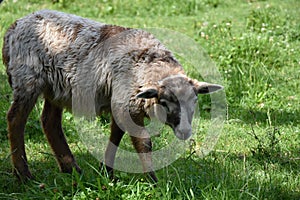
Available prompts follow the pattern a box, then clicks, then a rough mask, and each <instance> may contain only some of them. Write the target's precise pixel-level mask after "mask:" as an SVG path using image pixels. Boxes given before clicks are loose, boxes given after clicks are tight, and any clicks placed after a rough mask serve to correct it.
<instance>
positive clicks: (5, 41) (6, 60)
mask: <svg viewBox="0 0 300 200" xmlns="http://www.w3.org/2000/svg"><path fill="white" fill-rule="evenodd" d="M16 25H17V22H15V23H13V24H12V25H11V26H10V27H9V29H8V30H7V31H6V34H5V36H4V39H3V48H2V60H3V64H4V65H5V66H6V73H7V76H8V82H9V84H10V86H11V85H12V81H11V74H10V72H9V61H10V52H9V51H10V49H9V47H10V42H9V41H10V36H11V34H13V32H14V29H15V27H16Z"/></svg>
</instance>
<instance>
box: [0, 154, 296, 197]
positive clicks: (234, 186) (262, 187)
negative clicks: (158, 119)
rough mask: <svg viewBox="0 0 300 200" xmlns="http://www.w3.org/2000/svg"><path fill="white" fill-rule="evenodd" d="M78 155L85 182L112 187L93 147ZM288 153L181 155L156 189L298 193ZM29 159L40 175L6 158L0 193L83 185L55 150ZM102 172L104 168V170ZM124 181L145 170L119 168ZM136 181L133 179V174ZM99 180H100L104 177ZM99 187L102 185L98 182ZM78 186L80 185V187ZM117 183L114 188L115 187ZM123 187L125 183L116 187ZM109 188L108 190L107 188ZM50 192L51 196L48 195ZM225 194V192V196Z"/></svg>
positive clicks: (182, 193)
mask: <svg viewBox="0 0 300 200" xmlns="http://www.w3.org/2000/svg"><path fill="white" fill-rule="evenodd" d="M75 157H76V159H77V161H78V163H79V165H80V166H81V168H82V169H83V174H82V177H81V179H80V180H81V181H82V185H83V186H84V187H85V189H86V188H90V189H91V190H96V191H97V190H99V189H101V190H108V191H107V192H111V191H109V190H110V189H109V186H108V185H107V183H108V182H110V181H109V180H108V178H107V177H106V176H102V175H101V174H99V171H98V169H99V167H98V166H99V164H98V161H97V160H96V159H95V158H93V157H92V156H91V155H90V154H89V153H84V152H82V153H76V154H75ZM288 159H289V158H288V157H276V159H272V160H270V158H267V157H257V156H244V155H242V156H241V155H235V154H232V153H219V152H212V154H210V155H209V156H207V157H205V158H203V159H199V158H198V157H196V156H188V157H187V158H180V159H178V160H177V161H176V162H174V163H173V164H172V165H171V166H168V167H166V168H163V169H161V170H159V171H157V175H158V178H159V183H158V185H157V187H156V188H153V189H154V190H155V191H154V192H158V194H159V192H161V193H164V195H163V196H168V197H169V198H171V199H177V198H182V199H187V198H188V197H187V196H188V195H189V196H190V197H191V196H194V197H195V198H196V199H224V197H227V198H230V199H253V198H254V199H299V198H300V193H299V190H298V191H297V190H296V189H295V188H296V187H297V186H296V184H299V183H297V182H292V181H293V180H294V181H297V180H296V179H297V178H296V177H297V176H298V174H300V169H299V164H300V163H299V160H298V161H291V160H288ZM29 165H30V168H31V171H32V173H33V174H34V175H35V177H36V179H35V181H29V182H27V183H25V184H20V183H19V182H18V181H17V179H16V178H15V177H14V176H13V175H12V174H11V173H9V172H10V171H11V170H10V169H11V166H10V162H9V160H2V162H1V164H0V167H1V172H0V174H1V175H0V183H1V185H2V187H1V189H0V196H1V195H2V196H3V195H8V196H6V197H9V195H11V196H10V197H11V198H28V197H39V198H44V197H48V198H49V197H50V196H51V195H52V196H55V195H56V193H60V194H59V195H63V196H69V197H72V195H74V194H73V193H74V191H75V190H78V189H79V190H80V189H81V188H78V187H77V184H75V182H76V181H75V178H74V176H72V175H69V174H64V173H60V172H59V171H58V167H57V165H56V163H55V159H54V158H53V157H52V156H47V155H46V156H44V158H41V161H32V160H31V159H30V158H29ZM101 173H103V172H101ZM115 174H116V177H118V178H119V179H120V181H121V183H122V185H123V186H122V187H121V188H123V187H125V186H126V187H127V186H130V185H132V184H133V187H137V185H134V184H137V182H139V181H143V180H142V179H143V178H141V177H144V176H143V175H137V174H129V173H124V172H119V171H117V172H116V173H115ZM134 179H135V180H136V181H132V180H134ZM99 180H100V182H99ZM99 184H100V188H99V187H97V185H98V186H99ZM76 188H77V189H76ZM111 189H112V188H111ZM118 190H120V191H119V192H120V193H122V192H124V191H122V190H121V189H120V188H118V189H117V191H114V192H118ZM105 192H106V191H105ZM49 195H50V196H49ZM225 199H226V198H225Z"/></svg>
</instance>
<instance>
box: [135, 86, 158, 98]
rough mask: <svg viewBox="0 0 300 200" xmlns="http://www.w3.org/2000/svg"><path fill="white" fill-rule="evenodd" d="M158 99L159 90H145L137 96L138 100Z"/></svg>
mask: <svg viewBox="0 0 300 200" xmlns="http://www.w3.org/2000/svg"><path fill="white" fill-rule="evenodd" d="M157 97H158V90H157V88H152V87H151V88H145V89H144V90H142V91H141V92H140V93H138V94H137V95H136V98H143V99H151V98H157Z"/></svg>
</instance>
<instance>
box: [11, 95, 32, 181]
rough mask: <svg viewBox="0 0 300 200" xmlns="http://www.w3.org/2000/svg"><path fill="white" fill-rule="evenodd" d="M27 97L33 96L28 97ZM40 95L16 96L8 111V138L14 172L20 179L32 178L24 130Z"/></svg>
mask: <svg viewBox="0 0 300 200" xmlns="http://www.w3.org/2000/svg"><path fill="white" fill-rule="evenodd" d="M26 97H31V98H30V99H26ZM37 98H38V95H28V96H26V95H24V96H22V97H19V96H17V95H16V96H14V101H13V103H12V105H11V107H10V109H9V111H8V113H7V126H8V138H9V141H10V149H11V157H12V163H13V166H14V170H13V171H14V173H15V174H16V175H17V177H18V178H20V179H22V180H23V179H31V178H32V175H31V173H30V171H29V169H28V165H27V158H26V152H25V144H24V130H25V125H26V121H27V118H28V115H29V113H30V112H31V110H32V108H33V107H34V105H35V103H36V100H37Z"/></svg>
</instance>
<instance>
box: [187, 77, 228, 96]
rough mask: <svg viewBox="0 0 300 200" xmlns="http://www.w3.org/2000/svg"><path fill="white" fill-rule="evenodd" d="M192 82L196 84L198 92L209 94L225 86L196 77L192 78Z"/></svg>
mask: <svg viewBox="0 0 300 200" xmlns="http://www.w3.org/2000/svg"><path fill="white" fill-rule="evenodd" d="M190 83H191V84H192V85H193V86H194V88H195V90H196V92H197V93H198V94H209V93H213V92H216V91H218V90H221V89H223V86H221V85H218V84H211V83H207V82H200V81H197V80H195V79H190Z"/></svg>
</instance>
